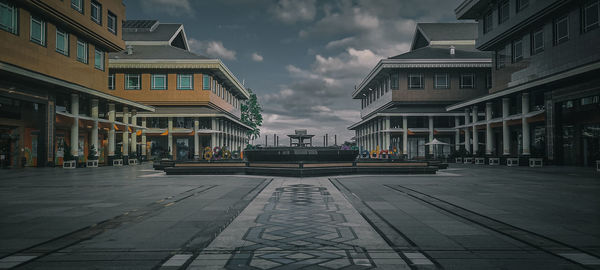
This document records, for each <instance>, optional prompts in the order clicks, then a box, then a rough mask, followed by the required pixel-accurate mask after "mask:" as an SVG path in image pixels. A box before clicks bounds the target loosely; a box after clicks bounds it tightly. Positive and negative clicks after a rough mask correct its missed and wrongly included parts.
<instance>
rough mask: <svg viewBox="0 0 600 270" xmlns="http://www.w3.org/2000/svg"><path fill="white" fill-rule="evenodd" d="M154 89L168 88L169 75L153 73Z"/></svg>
mask: <svg viewBox="0 0 600 270" xmlns="http://www.w3.org/2000/svg"><path fill="white" fill-rule="evenodd" d="M152 89H153V90H165V89H167V75H166V74H152Z"/></svg>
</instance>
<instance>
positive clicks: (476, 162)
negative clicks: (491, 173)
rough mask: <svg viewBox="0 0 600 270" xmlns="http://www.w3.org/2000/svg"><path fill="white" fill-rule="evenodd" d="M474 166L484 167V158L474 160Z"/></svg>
mask: <svg viewBox="0 0 600 270" xmlns="http://www.w3.org/2000/svg"><path fill="white" fill-rule="evenodd" d="M475 164H476V165H485V158H475Z"/></svg>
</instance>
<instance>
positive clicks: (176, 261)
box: [161, 253, 193, 267]
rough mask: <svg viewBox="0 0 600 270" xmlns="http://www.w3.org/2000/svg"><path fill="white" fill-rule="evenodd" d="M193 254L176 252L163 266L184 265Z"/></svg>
mask: <svg viewBox="0 0 600 270" xmlns="http://www.w3.org/2000/svg"><path fill="white" fill-rule="evenodd" d="M192 255H193V254H190V253H184V254H175V255H173V256H171V258H169V259H168V260H167V261H166V262H165V263H163V264H162V266H161V267H173V266H175V267H180V266H182V265H184V264H185V263H186V262H187V261H188V260H189V259H190V258H191V257H192Z"/></svg>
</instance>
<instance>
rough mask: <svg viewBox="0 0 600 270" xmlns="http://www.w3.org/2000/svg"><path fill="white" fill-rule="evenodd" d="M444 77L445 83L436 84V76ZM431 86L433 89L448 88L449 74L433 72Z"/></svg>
mask: <svg viewBox="0 0 600 270" xmlns="http://www.w3.org/2000/svg"><path fill="white" fill-rule="evenodd" d="M442 76H443V77H445V78H446V84H445V85H438V77H442ZM433 88H435V89H449V88H450V76H449V75H448V73H435V74H434V75H433Z"/></svg>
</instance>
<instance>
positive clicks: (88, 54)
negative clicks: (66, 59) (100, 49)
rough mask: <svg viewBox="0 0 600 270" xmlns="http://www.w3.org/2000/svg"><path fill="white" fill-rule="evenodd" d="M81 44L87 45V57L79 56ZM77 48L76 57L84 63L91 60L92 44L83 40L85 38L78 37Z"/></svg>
mask: <svg viewBox="0 0 600 270" xmlns="http://www.w3.org/2000/svg"><path fill="white" fill-rule="evenodd" d="M79 44H83V45H85V47H84V49H85V58H83V59H82V58H81V57H79ZM76 48H77V52H76V57H75V58H76V59H77V61H79V62H81V63H84V64H88V63H89V62H90V59H89V57H90V45H89V44H88V43H87V42H85V41H83V40H81V39H79V38H78V39H77V46H76Z"/></svg>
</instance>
